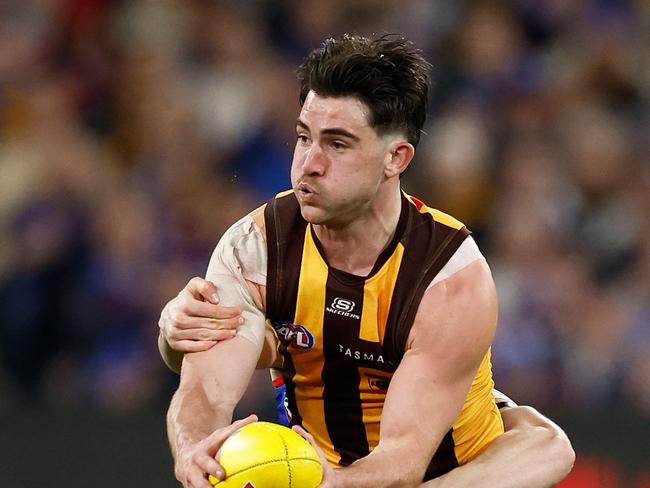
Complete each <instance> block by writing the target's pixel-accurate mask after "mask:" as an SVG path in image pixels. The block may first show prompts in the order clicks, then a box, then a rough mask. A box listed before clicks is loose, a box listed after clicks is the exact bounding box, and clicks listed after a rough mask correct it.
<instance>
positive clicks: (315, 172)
mask: <svg viewBox="0 0 650 488" xmlns="http://www.w3.org/2000/svg"><path fill="white" fill-rule="evenodd" d="M326 162H327V161H326V157H325V154H323V151H322V149H321V147H320V145H318V144H311V145H310V146H309V149H307V150H306V151H305V152H304V154H303V160H302V171H303V173H304V174H305V175H312V176H321V175H323V173H324V172H325V167H326Z"/></svg>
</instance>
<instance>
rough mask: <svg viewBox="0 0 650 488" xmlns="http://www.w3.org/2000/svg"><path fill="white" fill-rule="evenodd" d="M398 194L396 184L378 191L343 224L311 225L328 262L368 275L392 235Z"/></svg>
mask: <svg viewBox="0 0 650 488" xmlns="http://www.w3.org/2000/svg"><path fill="white" fill-rule="evenodd" d="M401 198H402V197H401V191H400V188H399V186H397V187H396V188H395V189H390V191H388V192H387V193H386V195H384V196H383V197H382V196H381V195H378V197H377V199H376V201H374V202H372V204H371V205H370V207H369V208H368V210H367V211H365V212H363V213H362V214H361V215H359V216H357V217H356V218H355V219H354V220H352V221H351V222H349V223H348V224H346V225H344V226H342V227H337V228H332V227H328V226H325V225H314V231H315V233H316V236H317V237H318V240H319V241H320V243H321V245H322V246H323V249H324V250H325V255H326V257H327V261H328V263H329V265H330V266H332V267H334V268H336V269H339V270H341V271H346V272H348V273H351V274H354V275H358V276H366V275H368V274H369V273H370V271H371V270H372V268H373V266H374V265H375V262H376V261H377V258H378V257H379V255H380V254H381V252H382V251H383V250H384V249H385V248H386V247H387V246H388V244H389V243H390V241H391V240H392V238H393V236H394V235H395V230H396V229H397V223H398V222H399V217H400V212H401V210H402V200H401Z"/></svg>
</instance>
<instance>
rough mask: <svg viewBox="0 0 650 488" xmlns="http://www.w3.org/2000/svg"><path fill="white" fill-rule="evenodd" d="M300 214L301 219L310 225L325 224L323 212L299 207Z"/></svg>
mask: <svg viewBox="0 0 650 488" xmlns="http://www.w3.org/2000/svg"><path fill="white" fill-rule="evenodd" d="M300 213H301V214H302V218H303V219H305V220H306V221H307V222H309V223H310V224H312V225H321V224H323V223H325V222H327V218H326V216H325V212H324V211H323V210H321V209H319V208H316V207H311V206H309V205H305V206H301V207H300Z"/></svg>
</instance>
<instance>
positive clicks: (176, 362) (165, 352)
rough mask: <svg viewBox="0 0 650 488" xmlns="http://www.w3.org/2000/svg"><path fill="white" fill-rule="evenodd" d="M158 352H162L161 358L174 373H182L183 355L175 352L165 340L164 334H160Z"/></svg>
mask: <svg viewBox="0 0 650 488" xmlns="http://www.w3.org/2000/svg"><path fill="white" fill-rule="evenodd" d="M158 351H160V356H161V357H162V359H163V361H164V362H165V364H166V365H167V367H168V368H169V369H171V370H172V371H173V372H174V373H180V372H181V364H183V353H182V352H178V351H174V350H173V349H172V348H171V346H170V345H169V343H168V342H167V341H166V340H165V336H163V334H162V333H159V334H158Z"/></svg>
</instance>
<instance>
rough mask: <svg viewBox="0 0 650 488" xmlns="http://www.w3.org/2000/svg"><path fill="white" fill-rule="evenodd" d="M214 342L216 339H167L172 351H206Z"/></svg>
mask: <svg viewBox="0 0 650 488" xmlns="http://www.w3.org/2000/svg"><path fill="white" fill-rule="evenodd" d="M216 343H217V341H189V340H188V341H169V345H170V346H171V348H172V349H173V350H174V351H178V352H182V353H188V352H201V351H207V350H208V349H210V348H211V347H212V346H214V345H215V344H216Z"/></svg>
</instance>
